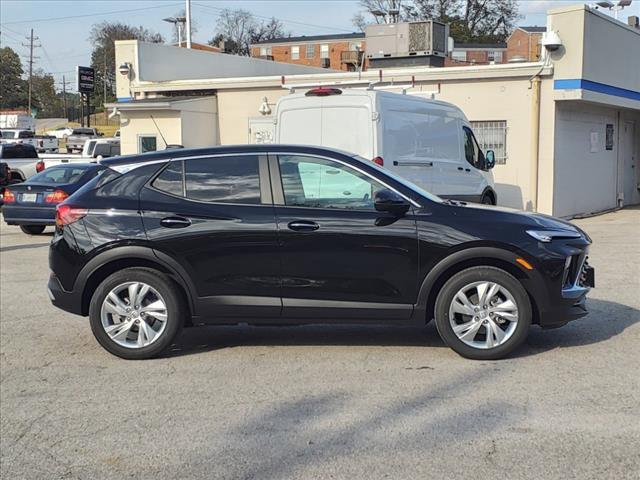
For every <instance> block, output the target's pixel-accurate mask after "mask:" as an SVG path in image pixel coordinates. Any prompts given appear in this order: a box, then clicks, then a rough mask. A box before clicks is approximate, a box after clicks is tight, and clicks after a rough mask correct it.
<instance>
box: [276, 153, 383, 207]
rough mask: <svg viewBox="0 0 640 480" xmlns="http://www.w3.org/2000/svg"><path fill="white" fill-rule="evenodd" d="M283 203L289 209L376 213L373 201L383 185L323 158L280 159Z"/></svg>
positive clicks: (287, 157)
mask: <svg viewBox="0 0 640 480" xmlns="http://www.w3.org/2000/svg"><path fill="white" fill-rule="evenodd" d="M279 163H280V172H281V176H282V188H283V190H284V197H285V204H286V205H287V206H290V207H310V208H338V209H350V210H375V208H374V204H373V198H374V196H375V193H376V192H377V191H378V190H381V189H382V188H384V187H383V185H382V184H380V183H378V182H376V181H375V180H373V179H371V178H369V177H368V176H366V175H364V174H362V173H360V172H358V171H357V170H355V169H353V168H351V167H348V166H346V165H343V164H341V163H338V162H334V161H331V160H327V159H324V158H316V157H307V156H296V155H281V156H280V157H279Z"/></svg>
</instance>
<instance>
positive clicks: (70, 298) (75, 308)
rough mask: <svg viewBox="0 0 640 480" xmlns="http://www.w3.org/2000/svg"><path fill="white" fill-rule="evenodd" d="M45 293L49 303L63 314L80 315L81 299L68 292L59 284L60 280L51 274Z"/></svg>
mask: <svg viewBox="0 0 640 480" xmlns="http://www.w3.org/2000/svg"><path fill="white" fill-rule="evenodd" d="M47 293H48V294H49V299H50V300H51V303H52V304H53V305H55V306H56V307H58V308H60V309H62V310H64V311H65V312H69V313H73V314H75V315H82V299H81V298H78V295H76V294H74V292H68V291H66V290H65V289H64V288H62V285H61V284H60V280H58V277H56V276H55V275H54V274H53V273H52V274H51V275H50V276H49V283H48V284H47Z"/></svg>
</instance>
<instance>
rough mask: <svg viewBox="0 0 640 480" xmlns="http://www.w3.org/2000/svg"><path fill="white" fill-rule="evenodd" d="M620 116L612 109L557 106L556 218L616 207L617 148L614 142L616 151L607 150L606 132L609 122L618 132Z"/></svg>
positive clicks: (570, 105)
mask: <svg viewBox="0 0 640 480" xmlns="http://www.w3.org/2000/svg"><path fill="white" fill-rule="evenodd" d="M617 117H618V112H617V111H616V110H614V109H610V108H604V107H597V106H591V105H586V104H584V103H578V102H558V103H557V104H556V135H555V159H554V196H553V215H555V216H559V217H567V216H572V215H579V214H586V213H592V212H598V211H601V210H606V209H610V208H615V207H616V205H617V199H616V193H617V192H616V190H617V169H618V160H617V155H618V145H617V142H614V146H613V150H610V151H608V150H606V149H605V132H606V124H607V123H611V124H613V125H614V126H615V127H614V128H615V132H617V131H618V119H617ZM592 140H593V142H592ZM592 143H593V144H592Z"/></svg>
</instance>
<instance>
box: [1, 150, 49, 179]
mask: <svg viewBox="0 0 640 480" xmlns="http://www.w3.org/2000/svg"><path fill="white" fill-rule="evenodd" d="M0 162H3V163H6V164H7V166H8V167H9V170H10V174H11V177H10V180H12V181H13V180H17V181H20V182H23V181H25V180H26V179H27V178H29V177H32V176H33V175H35V174H36V173H39V172H41V171H42V170H44V168H45V165H44V162H43V161H42V160H41V159H40V158H39V157H38V152H36V149H35V147H34V146H33V145H28V144H26V143H1V144H0Z"/></svg>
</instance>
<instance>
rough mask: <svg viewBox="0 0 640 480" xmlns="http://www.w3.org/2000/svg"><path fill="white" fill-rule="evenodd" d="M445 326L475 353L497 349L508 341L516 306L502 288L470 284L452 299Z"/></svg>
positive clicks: (487, 284)
mask: <svg viewBox="0 0 640 480" xmlns="http://www.w3.org/2000/svg"><path fill="white" fill-rule="evenodd" d="M449 322H450V323H451V328H452V329H453V332H454V333H455V335H456V336H457V337H458V338H459V339H460V340H461V341H462V342H464V343H465V344H467V345H469V346H471V347H473V348H479V349H490V348H495V347H498V346H500V345H502V344H504V343H505V342H507V341H508V340H509V338H511V336H512V335H513V333H514V332H515V330H516V326H517V324H518V306H517V304H516V301H515V298H514V296H513V295H512V294H511V292H510V291H509V290H507V289H506V288H505V287H504V286H502V285H500V284H498V283H495V282H489V281H482V282H473V283H470V284H468V285H466V286H464V287H462V288H461V289H460V290H458V292H457V293H456V294H455V295H454V297H453V300H452V301H451V304H450V306H449Z"/></svg>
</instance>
